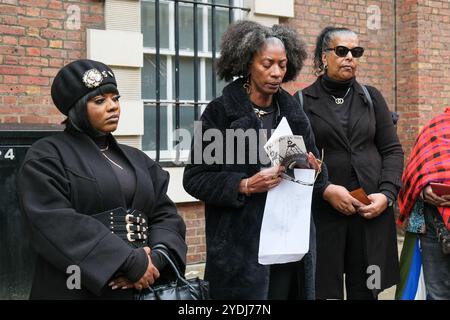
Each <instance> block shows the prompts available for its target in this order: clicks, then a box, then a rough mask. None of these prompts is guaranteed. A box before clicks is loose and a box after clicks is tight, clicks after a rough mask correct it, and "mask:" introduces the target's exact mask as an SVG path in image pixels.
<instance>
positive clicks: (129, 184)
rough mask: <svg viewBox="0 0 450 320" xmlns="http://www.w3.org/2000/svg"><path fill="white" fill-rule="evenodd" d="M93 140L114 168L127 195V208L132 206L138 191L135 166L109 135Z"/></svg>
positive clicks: (125, 195) (124, 193)
mask: <svg viewBox="0 0 450 320" xmlns="http://www.w3.org/2000/svg"><path fill="white" fill-rule="evenodd" d="M92 140H94V142H95V143H96V144H97V146H98V147H99V148H100V151H101V153H102V154H103V155H104V156H105V161H106V162H107V163H108V164H109V165H110V166H111V168H112V169H113V171H114V173H115V175H116V177H117V180H118V181H119V184H120V187H121V189H122V192H123V195H124V197H125V202H126V205H127V208H131V205H132V202H133V197H134V193H135V191H136V176H135V173H134V169H133V167H132V166H131V164H130V163H129V162H128V160H127V159H126V158H125V156H124V155H123V154H122V153H121V152H120V150H117V148H116V147H115V144H113V143H110V142H109V138H108V136H107V135H105V136H99V137H95V138H92ZM105 149H106V150H105Z"/></svg>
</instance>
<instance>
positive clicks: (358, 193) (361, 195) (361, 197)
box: [350, 188, 371, 206]
mask: <svg viewBox="0 0 450 320" xmlns="http://www.w3.org/2000/svg"><path fill="white" fill-rule="evenodd" d="M350 194H351V195H352V197H353V198H355V199H357V200H358V201H359V202H361V203H364V204H365V205H366V206H367V205H369V204H371V202H370V199H369V198H368V197H367V194H366V192H365V191H364V189H363V188H358V189H356V190H353V191H352V192H350Z"/></svg>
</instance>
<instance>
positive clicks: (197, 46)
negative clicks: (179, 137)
mask: <svg viewBox="0 0 450 320" xmlns="http://www.w3.org/2000/svg"><path fill="white" fill-rule="evenodd" d="M241 2H242V0H197V1H191V0H189V1H188V0H160V1H158V0H143V1H141V17H142V33H143V35H144V67H143V68H142V99H143V101H144V136H143V138H142V149H143V150H144V151H146V152H147V153H148V154H149V156H151V157H152V158H153V159H155V160H156V161H162V162H169V161H173V160H174V159H178V160H181V161H183V160H186V159H187V157H188V154H189V150H181V151H180V154H178V155H177V152H176V150H175V146H176V144H177V142H176V141H174V140H175V137H174V130H176V129H178V128H182V129H186V130H189V131H190V133H191V135H192V134H193V122H194V120H196V119H198V118H199V116H200V114H201V112H202V111H203V109H204V108H205V106H206V104H207V103H208V102H209V101H210V100H211V99H213V98H215V97H216V96H219V95H220V94H221V92H222V89H223V87H224V86H225V85H226V83H224V82H223V81H219V80H218V79H217V77H216V75H215V70H214V61H215V59H216V58H217V57H218V56H219V52H218V50H219V46H220V40H221V36H222V34H223V32H224V31H225V30H226V28H227V27H228V25H229V24H230V23H231V22H232V21H235V20H238V19H242V17H243V15H242V12H243V11H245V10H246V9H244V8H242V7H241V5H242V4H241ZM157 22H159V23H157ZM178 157H179V158H178Z"/></svg>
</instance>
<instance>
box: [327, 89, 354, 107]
mask: <svg viewBox="0 0 450 320" xmlns="http://www.w3.org/2000/svg"><path fill="white" fill-rule="evenodd" d="M350 88H351V87H349V88H348V90H347V92H346V94H345V95H344V96H343V97H342V98H336V97H335V96H333V95H331V96H332V97H333V99H334V102H335V103H336V104H343V103H344V101H345V100H344V99H345V97H346V96H347V95H348V93H349V92H350Z"/></svg>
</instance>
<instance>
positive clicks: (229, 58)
mask: <svg viewBox="0 0 450 320" xmlns="http://www.w3.org/2000/svg"><path fill="white" fill-rule="evenodd" d="M268 38H278V39H279V40H280V41H281V42H282V43H283V45H284V48H285V50H286V57H287V59H288V63H287V71H286V75H285V76H284V78H283V82H287V81H290V80H294V79H295V78H296V77H297V75H298V73H299V72H300V70H301V69H302V67H303V64H304V61H305V60H306V57H307V53H306V45H305V43H304V42H303V41H302V40H300V39H299V37H298V34H297V32H296V31H295V30H293V29H291V28H288V27H286V26H284V25H274V26H272V27H270V28H269V27H265V26H263V25H261V24H259V23H256V22H254V21H248V20H244V21H238V22H236V23H234V24H232V25H230V26H229V27H228V29H227V30H226V31H225V33H224V34H223V36H222V42H221V45H220V50H221V52H220V53H221V55H220V58H219V59H218V60H217V64H216V68H217V69H216V70H217V75H218V76H219V78H220V79H225V81H230V80H232V79H233V77H247V76H248V74H249V64H250V62H251V60H252V58H253V55H254V54H255V53H256V52H258V50H260V49H261V48H262V47H263V45H264V43H265V41H266V39H268Z"/></svg>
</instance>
